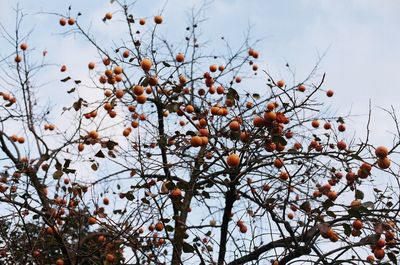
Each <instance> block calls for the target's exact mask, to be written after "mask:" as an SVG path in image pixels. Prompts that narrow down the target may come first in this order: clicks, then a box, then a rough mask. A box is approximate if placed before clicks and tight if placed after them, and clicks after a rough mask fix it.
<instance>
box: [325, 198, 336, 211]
mask: <svg viewBox="0 0 400 265" xmlns="http://www.w3.org/2000/svg"><path fill="white" fill-rule="evenodd" d="M333 205H334V203H333V201H331V200H329V199H328V200H326V201H324V202H323V203H322V207H324V209H325V210H328V209H329V208H330V207H332V206H333Z"/></svg>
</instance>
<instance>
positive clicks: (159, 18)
mask: <svg viewBox="0 0 400 265" xmlns="http://www.w3.org/2000/svg"><path fill="white" fill-rule="evenodd" d="M154 22H155V23H156V24H161V23H162V22H163V18H162V16H160V15H157V16H155V17H154Z"/></svg>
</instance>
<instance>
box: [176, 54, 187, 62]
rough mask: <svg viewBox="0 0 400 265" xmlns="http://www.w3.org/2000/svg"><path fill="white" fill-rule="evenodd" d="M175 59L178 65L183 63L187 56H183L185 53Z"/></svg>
mask: <svg viewBox="0 0 400 265" xmlns="http://www.w3.org/2000/svg"><path fill="white" fill-rule="evenodd" d="M175 59H176V61H177V62H178V63H182V62H183V61H184V60H185V55H183V53H178V54H177V55H176V57H175Z"/></svg>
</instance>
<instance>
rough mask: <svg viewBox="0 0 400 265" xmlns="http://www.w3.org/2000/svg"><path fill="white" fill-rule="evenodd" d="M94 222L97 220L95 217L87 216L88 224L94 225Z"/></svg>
mask: <svg viewBox="0 0 400 265" xmlns="http://www.w3.org/2000/svg"><path fill="white" fill-rule="evenodd" d="M96 222H97V221H96V218H94V217H92V216H91V217H89V218H88V224H89V225H94V224H96Z"/></svg>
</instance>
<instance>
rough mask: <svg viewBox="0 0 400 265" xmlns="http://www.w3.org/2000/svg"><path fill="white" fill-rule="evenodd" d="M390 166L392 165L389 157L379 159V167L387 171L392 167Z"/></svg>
mask: <svg viewBox="0 0 400 265" xmlns="http://www.w3.org/2000/svg"><path fill="white" fill-rule="evenodd" d="M390 164H391V162H390V159H389V158H387V157H384V158H379V159H378V166H379V167H380V168H382V169H387V168H389V167H390Z"/></svg>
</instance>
